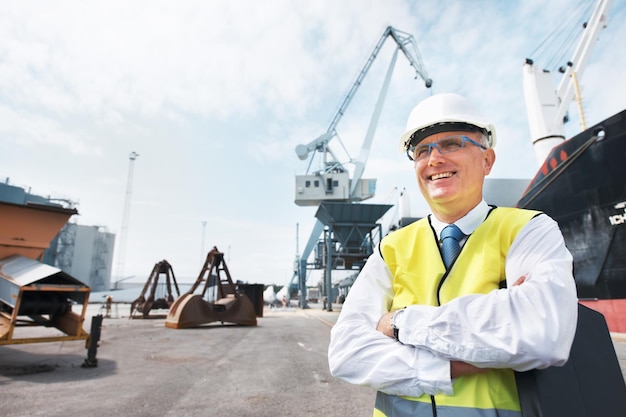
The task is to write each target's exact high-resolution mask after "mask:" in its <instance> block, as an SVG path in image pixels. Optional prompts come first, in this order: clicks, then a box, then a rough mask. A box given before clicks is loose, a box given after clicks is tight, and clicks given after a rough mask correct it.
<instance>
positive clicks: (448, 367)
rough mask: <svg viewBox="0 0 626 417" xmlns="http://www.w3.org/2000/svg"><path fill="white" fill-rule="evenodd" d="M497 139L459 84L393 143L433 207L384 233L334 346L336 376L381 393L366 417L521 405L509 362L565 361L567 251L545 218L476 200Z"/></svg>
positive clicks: (420, 109)
mask: <svg viewBox="0 0 626 417" xmlns="http://www.w3.org/2000/svg"><path fill="white" fill-rule="evenodd" d="M495 143H496V134H495V129H494V127H493V126H492V125H491V124H490V123H488V122H487V121H486V120H485V119H484V118H483V116H482V115H481V114H480V113H479V112H478V111H477V109H476V106H475V105H473V104H472V103H471V102H470V101H468V100H467V99H465V98H464V97H462V96H459V95H456V94H439V95H435V96H432V97H430V98H428V99H426V100H424V101H423V102H421V103H420V104H418V105H417V106H416V107H415V108H414V109H413V111H412V112H411V114H410V116H409V119H408V123H407V129H406V132H405V133H404V134H403V135H402V137H401V144H400V146H401V149H402V151H403V152H406V153H407V154H408V157H409V159H411V160H412V161H413V164H414V168H415V173H416V176H417V182H418V184H419V188H420V191H421V193H422V195H423V196H424V198H425V199H426V201H427V203H428V205H429V207H430V209H431V214H430V215H428V216H427V217H425V218H423V219H421V220H418V221H417V222H415V223H413V224H411V225H409V226H406V227H404V228H401V229H399V230H397V231H394V232H392V233H390V234H389V235H387V236H386V237H384V238H383V239H382V240H381V242H380V245H379V247H378V249H377V250H375V251H374V254H372V255H371V257H370V258H369V259H368V261H367V263H366V265H365V266H364V268H363V270H362V271H361V273H360V274H359V277H358V278H357V279H356V281H355V283H354V285H353V286H352V288H351V290H350V293H349V294H348V296H347V298H346V301H345V304H344V305H343V307H342V311H341V314H340V315H339V318H338V320H337V323H336V324H335V326H334V327H333V329H332V332H331V341H330V346H329V351H328V357H329V365H330V369H331V372H332V374H333V375H334V376H336V377H338V378H342V379H344V380H346V381H349V382H351V383H355V384H361V385H366V386H370V387H372V388H375V389H376V390H377V391H378V392H377V396H376V403H375V409H374V416H395V417H397V416H432V415H445V416H463V417H465V416H506V417H509V416H511V417H512V416H520V415H521V412H520V403H519V398H518V393H517V388H516V383H515V375H514V372H513V371H526V370H530V369H534V368H545V367H548V366H552V365H557V366H559V365H563V364H564V363H565V362H566V361H567V359H568V356H569V352H570V347H571V344H572V341H573V338H574V333H575V328H576V319H577V297H576V288H575V284H574V278H573V276H572V256H571V254H570V253H569V252H568V250H567V248H566V247H565V244H564V241H563V236H562V234H561V232H560V230H559V227H558V225H557V223H556V222H555V221H554V220H553V219H551V218H550V217H548V216H547V215H545V214H543V213H540V212H536V211H530V210H522V209H516V208H507V207H494V206H490V205H488V204H487V202H485V201H484V199H483V182H484V177H485V176H486V175H488V174H489V172H490V171H491V168H492V166H493V163H494V161H495V152H494V149H493V147H494V145H495ZM449 225H453V226H450V227H447V226H449ZM446 227H447V228H446ZM450 230H452V232H450ZM442 241H443V242H442Z"/></svg>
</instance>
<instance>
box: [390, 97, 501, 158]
mask: <svg viewBox="0 0 626 417" xmlns="http://www.w3.org/2000/svg"><path fill="white" fill-rule="evenodd" d="M473 127H477V128H479V129H482V130H484V131H485V132H486V134H487V139H488V141H489V147H490V148H493V147H494V146H495V145H496V129H495V128H494V127H493V125H492V124H490V123H487V121H486V120H485V118H484V117H483V116H482V114H480V112H479V111H478V109H477V108H476V106H475V105H474V103H472V102H471V101H469V100H468V99H466V98H465V97H463V96H460V95H458V94H452V93H444V94H436V95H434V96H431V97H429V98H427V99H426V100H424V101H422V102H421V103H419V104H418V105H417V106H415V107H414V108H413V110H412V111H411V114H410V115H409V120H408V121H407V123H406V132H404V134H403V135H402V136H401V137H400V151H401V152H406V150H407V149H408V147H409V146H410V145H411V142H412V140H411V139H412V138H414V140H413V145H415V144H416V143H418V142H420V141H421V140H422V139H424V138H425V137H427V136H430V135H432V134H435V133H439V132H445V131H451V130H472V128H473ZM415 133H417V135H416V136H415V137H414V134H415Z"/></svg>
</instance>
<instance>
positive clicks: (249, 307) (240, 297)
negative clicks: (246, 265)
mask: <svg viewBox="0 0 626 417" xmlns="http://www.w3.org/2000/svg"><path fill="white" fill-rule="evenodd" d="M203 283H204V285H203V287H202V292H201V293H199V294H194V293H195V291H196V290H197V289H198V288H199V287H200V285H201V284H203ZM256 318H257V316H256V311H255V309H254V306H253V304H252V302H251V301H250V299H249V298H248V296H246V295H245V294H240V293H238V292H237V286H236V285H235V284H234V283H233V281H232V279H231V277H230V272H229V271H228V267H227V266H226V263H225V262H224V254H223V253H222V252H220V251H219V250H217V247H215V246H214V247H213V249H212V250H211V251H210V252H209V253H208V254H207V257H206V260H205V261H204V265H203V267H202V270H201V271H200V275H199V276H198V279H197V280H196V282H195V283H194V285H193V286H192V287H191V289H190V290H189V291H187V293H185V294H183V295H182V296H180V297H179V298H178V299H177V300H176V301H175V302H174V304H172V306H171V307H170V309H169V311H168V314H167V318H166V319H165V327H169V328H172V329H187V328H190V327H197V326H201V325H203V324H208V323H213V322H221V323H222V324H224V323H232V324H238V325H241V326H256V325H257V319H256Z"/></svg>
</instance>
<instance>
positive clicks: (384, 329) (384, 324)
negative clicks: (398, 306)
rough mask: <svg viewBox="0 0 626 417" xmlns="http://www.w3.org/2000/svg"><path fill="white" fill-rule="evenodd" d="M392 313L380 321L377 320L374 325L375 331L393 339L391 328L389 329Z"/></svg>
mask: <svg viewBox="0 0 626 417" xmlns="http://www.w3.org/2000/svg"><path fill="white" fill-rule="evenodd" d="M393 313H394V312H393V311H390V312H389V313H386V314H385V315H383V316H382V317H381V318H380V320H378V324H377V325H376V330H378V331H379V332H381V333H382V334H384V335H385V336H388V337H393V327H391V319H393Z"/></svg>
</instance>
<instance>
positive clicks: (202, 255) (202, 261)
mask: <svg viewBox="0 0 626 417" xmlns="http://www.w3.org/2000/svg"><path fill="white" fill-rule="evenodd" d="M205 230H206V221H203V222H202V245H201V246H200V265H204V257H205V255H206V254H205V253H204V234H205V233H204V232H205Z"/></svg>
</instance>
